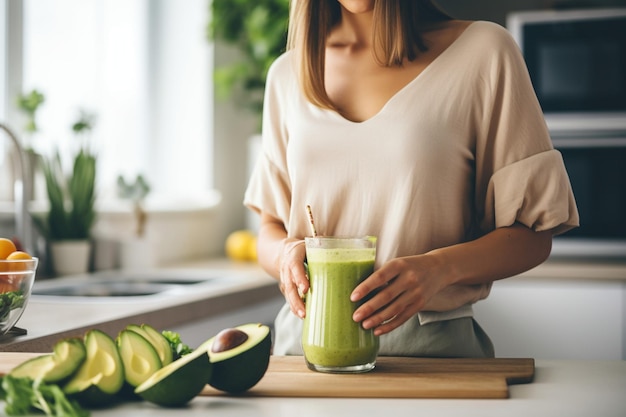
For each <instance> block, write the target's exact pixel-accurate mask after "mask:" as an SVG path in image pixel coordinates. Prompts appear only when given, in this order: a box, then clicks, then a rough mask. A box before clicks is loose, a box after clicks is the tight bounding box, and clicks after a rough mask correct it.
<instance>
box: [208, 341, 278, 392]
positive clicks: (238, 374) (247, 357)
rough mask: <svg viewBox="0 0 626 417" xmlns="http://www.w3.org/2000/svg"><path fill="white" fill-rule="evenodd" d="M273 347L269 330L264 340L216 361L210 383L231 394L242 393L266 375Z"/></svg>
mask: <svg viewBox="0 0 626 417" xmlns="http://www.w3.org/2000/svg"><path fill="white" fill-rule="evenodd" d="M271 347H272V338H271V334H270V333H269V332H268V333H267V335H266V336H265V337H264V338H263V340H261V341H260V342H259V343H258V344H256V345H254V346H253V347H251V348H250V349H248V350H245V351H243V352H241V353H239V354H237V355H235V356H233V357H231V358H228V359H224V360H221V361H219V362H214V363H213V373H212V375H211V378H210V380H209V385H211V386H212V387H213V388H215V389H218V390H220V391H224V392H227V393H230V394H240V393H242V392H245V391H247V390H249V389H250V388H252V387H253V386H255V385H256V384H257V383H258V382H259V381H260V380H261V378H263V376H264V375H265V372H266V371H267V367H268V365H269V361H270V352H271ZM209 356H210V355H209Z"/></svg>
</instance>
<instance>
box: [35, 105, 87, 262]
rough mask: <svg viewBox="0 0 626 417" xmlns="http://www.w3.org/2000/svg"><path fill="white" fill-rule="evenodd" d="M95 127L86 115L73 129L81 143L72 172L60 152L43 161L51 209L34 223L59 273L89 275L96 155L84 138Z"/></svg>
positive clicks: (73, 162) (73, 161)
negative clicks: (64, 164)
mask: <svg viewBox="0 0 626 417" xmlns="http://www.w3.org/2000/svg"><path fill="white" fill-rule="evenodd" d="M92 127H93V119H92V117H91V116H90V115H88V114H86V113H82V114H81V117H80V118H79V120H78V121H77V122H76V123H75V124H74V125H73V126H72V130H73V131H74V133H75V134H76V136H77V138H78V139H79V140H82V142H81V144H80V146H79V149H78V151H77V152H76V154H75V155H73V159H72V161H71V162H72V163H71V169H70V170H69V171H67V172H66V170H64V169H63V163H62V158H61V156H60V154H59V152H58V151H57V152H55V153H54V155H53V156H52V157H51V158H49V159H48V158H44V159H43V161H42V170H43V174H44V178H45V184H46V192H47V196H48V202H49V205H50V207H49V210H48V212H47V214H46V215H45V216H44V217H41V218H37V217H35V223H36V224H37V226H38V228H39V230H40V231H41V233H42V235H43V236H44V237H45V238H46V240H47V241H48V243H49V245H50V249H51V255H52V263H53V269H54V271H55V272H56V273H57V274H66V273H67V274H69V273H79V272H86V271H87V269H88V266H89V252H90V246H91V243H90V237H91V229H92V227H93V224H94V222H95V219H96V210H95V198H96V193H95V180H96V155H95V154H94V153H93V151H92V150H91V149H90V146H89V143H88V141H87V140H85V139H86V138H85V136H86V134H87V133H88V132H89V131H90V130H91V129H92ZM66 251H69V252H70V253H69V254H68V255H67V259H70V260H72V265H69V266H68V265H66V264H65V261H63V260H61V257H63V258H65V255H62V253H65V252H66ZM74 261H76V262H77V264H74Z"/></svg>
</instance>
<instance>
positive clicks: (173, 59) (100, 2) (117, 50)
mask: <svg viewBox="0 0 626 417" xmlns="http://www.w3.org/2000/svg"><path fill="white" fill-rule="evenodd" d="M6 1H7V0H4V1H3V2H0V4H1V5H2V6H5V3H4V2H6ZM22 4H23V9H22V16H21V17H22V21H21V25H22V30H23V38H22V40H21V41H22V42H21V46H22V47H21V52H22V53H21V55H22V63H21V68H20V65H15V63H11V62H6V63H5V65H4V68H3V71H6V72H10V71H21V74H14V76H11V74H5V75H6V76H5V77H3V78H5V79H8V80H9V83H13V85H9V88H6V89H4V90H3V91H0V95H3V94H4V95H6V94H8V92H9V91H18V92H19V91H21V92H28V91H31V90H32V89H37V90H39V91H41V92H42V93H43V94H44V96H45V102H44V104H43V105H42V107H41V108H40V110H39V112H38V114H37V122H38V125H39V132H38V133H37V134H36V135H34V136H33V137H32V144H33V147H34V148H35V149H36V150H39V151H40V152H41V153H45V154H47V153H50V152H51V151H52V150H54V149H55V148H58V149H60V150H61V152H62V153H63V152H67V150H69V149H70V148H71V146H72V140H73V139H74V137H73V134H72V131H71V125H72V124H73V123H74V122H75V121H76V120H77V117H78V115H79V112H80V111H81V110H85V111H88V112H90V113H92V114H94V115H95V117H96V123H95V128H94V130H93V134H92V135H93V137H92V140H93V144H94V147H95V149H96V150H97V153H98V158H99V159H98V169H99V171H98V175H99V177H98V185H99V187H100V190H101V191H100V195H101V196H106V195H107V194H113V193H114V191H115V181H116V178H117V176H118V175H123V176H125V177H127V178H128V179H132V178H134V176H135V175H137V174H140V173H141V174H143V175H144V176H146V177H147V179H148V181H149V182H150V184H151V185H152V189H153V192H154V193H156V194H161V195H163V194H165V195H172V194H176V195H190V194H198V193H201V192H203V191H208V190H209V189H210V188H211V187H212V185H213V184H212V182H213V179H212V177H211V175H212V162H211V161H212V154H211V152H212V147H213V146H212V134H211V132H212V114H213V111H212V99H211V98H212V96H213V93H212V82H211V80H212V75H211V68H212V50H211V48H212V46H211V45H210V43H209V42H208V40H207V38H206V35H205V34H206V24H207V22H208V13H209V7H208V2H207V1H206V0H185V1H177V0H158V1H155V0H152V1H151V0H133V1H127V0H55V1H53V2H47V1H37V0H24V1H23V3H22ZM4 9H5V10H6V9H8V7H6V6H5V7H4ZM1 18H2V15H0V19H1ZM12 24H14V22H12ZM0 36H1V35H0ZM9 36H10V35H9ZM14 41H16V42H19V41H20V40H19V39H9V42H14ZM0 52H3V51H2V50H0ZM3 56H7V54H3ZM15 68H17V70H16V69H15ZM1 75H3V72H0V76H1ZM16 80H17V81H16ZM15 84H20V85H15ZM2 101H3V102H4V103H5V107H7V106H8V105H7V104H6V103H10V104H11V105H13V103H14V102H15V97H3V98H2ZM0 112H2V113H3V116H2V118H3V119H4V118H5V115H15V111H9V109H6V108H5V109H3V108H0ZM7 122H8V123H9V124H10V125H11V126H13V127H14V128H15V129H16V130H18V132H19V129H18V127H19V126H15V125H16V123H15V122H14V121H13V120H7ZM19 133H20V136H23V134H22V133H21V132H19Z"/></svg>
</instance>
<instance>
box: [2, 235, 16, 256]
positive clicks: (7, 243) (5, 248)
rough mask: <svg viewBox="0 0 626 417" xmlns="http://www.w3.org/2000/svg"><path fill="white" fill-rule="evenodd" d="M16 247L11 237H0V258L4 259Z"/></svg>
mask: <svg viewBox="0 0 626 417" xmlns="http://www.w3.org/2000/svg"><path fill="white" fill-rule="evenodd" d="M16 250H17V248H16V247H15V243H13V241H12V240H11V239H7V238H5V237H0V260H2V259H6V258H7V256H9V255H10V254H12V253H13V252H15V251H16Z"/></svg>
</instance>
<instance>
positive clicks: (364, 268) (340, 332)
mask: <svg viewBox="0 0 626 417" xmlns="http://www.w3.org/2000/svg"><path fill="white" fill-rule="evenodd" d="M317 239H318V240H319V238H317ZM350 240H357V239H350ZM341 244H342V243H341V242H339V243H337V242H335V243H334V244H332V245H331V246H337V245H341ZM375 257H376V249H375V247H372V248H362V247H357V248H342V247H332V248H320V247H310V245H309V244H308V243H307V264H308V274H309V281H310V290H309V292H308V293H307V294H306V317H305V320H304V328H303V333H302V348H303V350H304V356H305V358H306V361H307V364H308V365H309V367H310V368H312V369H316V370H322V371H329V372H364V371H367V370H370V369H371V368H373V365H374V363H375V362H376V356H377V354H378V337H377V336H374V333H373V331H372V330H371V329H370V330H365V329H363V328H362V327H361V324H360V323H356V322H355V321H354V320H352V314H353V313H354V311H355V310H356V308H357V307H358V306H359V303H354V302H352V301H350V294H351V293H352V291H353V290H354V288H355V287H356V286H357V284H359V283H360V282H361V281H362V280H364V279H365V278H367V277H368V276H369V275H370V274H371V273H372V272H373V271H374V259H375Z"/></svg>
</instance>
